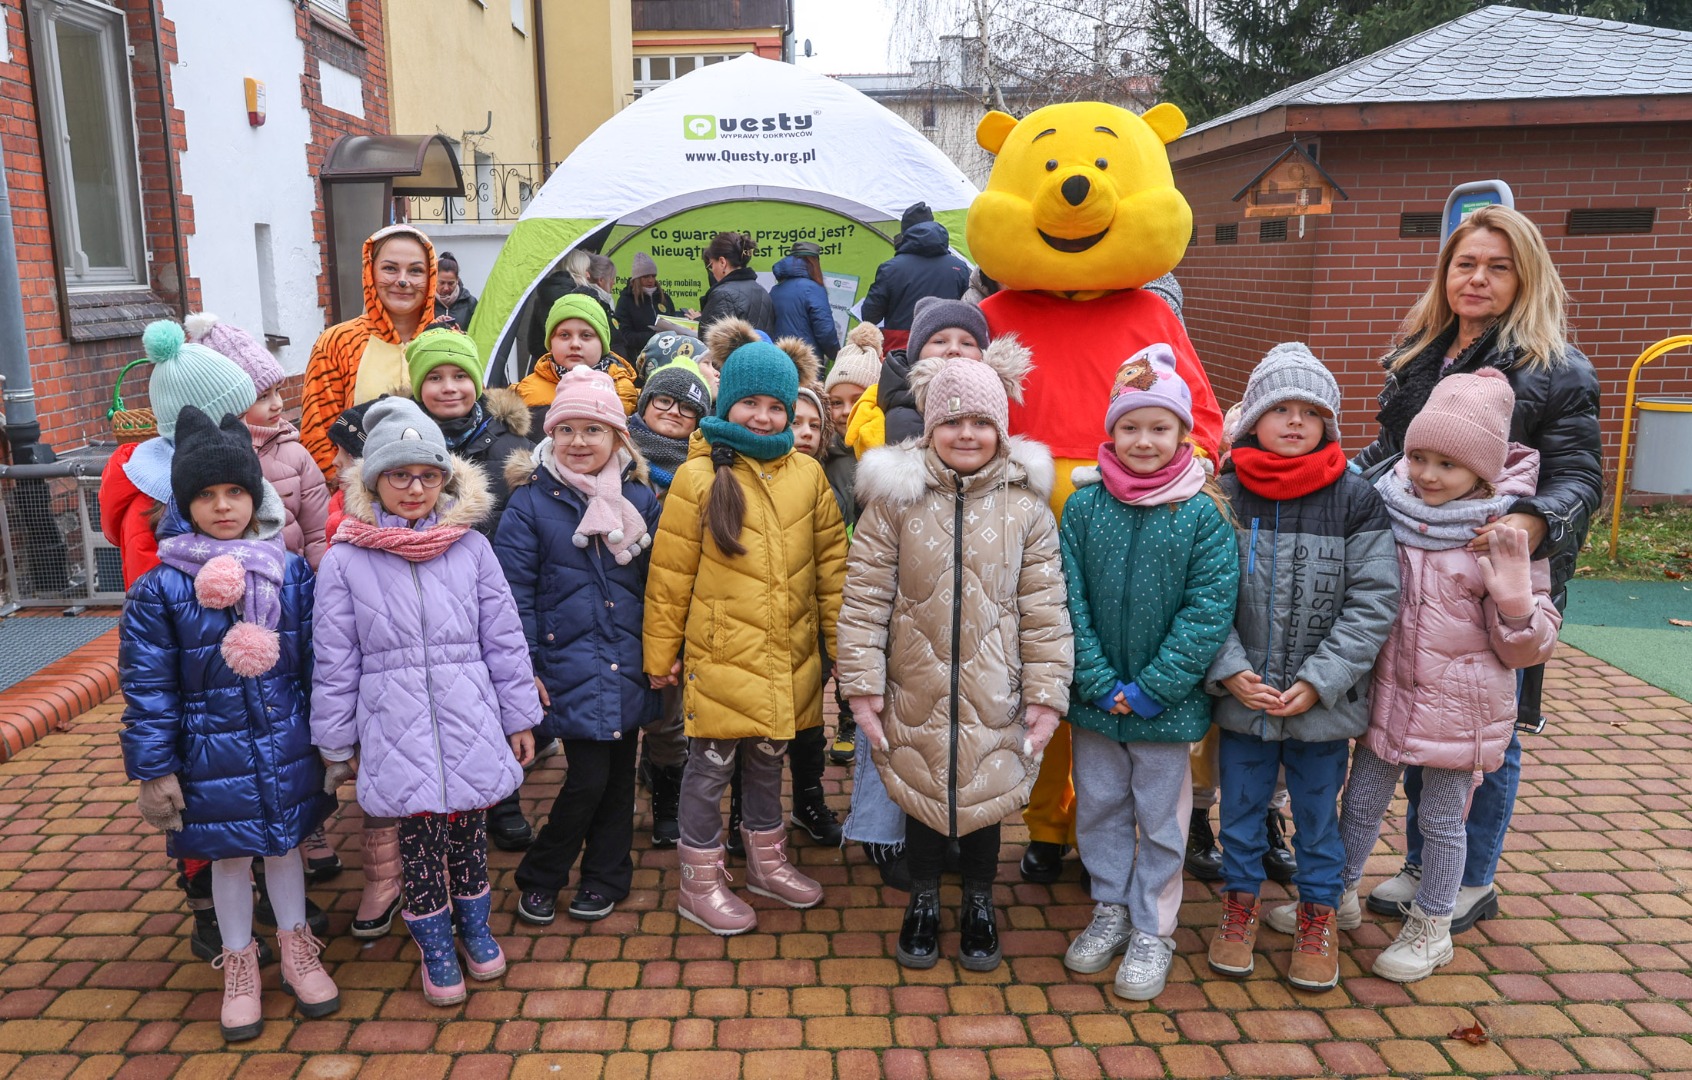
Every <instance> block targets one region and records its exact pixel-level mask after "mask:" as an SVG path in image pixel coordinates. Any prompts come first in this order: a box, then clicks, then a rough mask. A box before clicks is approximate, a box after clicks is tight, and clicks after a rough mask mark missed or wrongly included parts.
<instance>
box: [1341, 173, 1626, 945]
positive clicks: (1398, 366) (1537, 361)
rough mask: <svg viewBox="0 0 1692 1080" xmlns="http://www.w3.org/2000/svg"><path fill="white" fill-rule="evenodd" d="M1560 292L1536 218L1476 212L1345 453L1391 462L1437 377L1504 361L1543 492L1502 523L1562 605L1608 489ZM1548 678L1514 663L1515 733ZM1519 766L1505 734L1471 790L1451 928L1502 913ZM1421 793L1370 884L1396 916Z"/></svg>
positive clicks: (1584, 363)
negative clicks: (1399, 854)
mask: <svg viewBox="0 0 1692 1080" xmlns="http://www.w3.org/2000/svg"><path fill="white" fill-rule="evenodd" d="M1566 299H1567V294H1566V293H1565V292H1564V289H1563V283H1562V279H1561V278H1559V277H1558V275H1557V268H1556V267H1555V266H1554V265H1552V262H1551V255H1550V253H1549V252H1548V251H1547V250H1546V248H1545V239H1544V237H1543V236H1541V235H1540V232H1539V228H1538V226H1536V225H1534V223H1533V222H1532V221H1530V220H1529V219H1528V218H1526V217H1524V216H1523V215H1522V214H1520V213H1518V212H1517V211H1515V210H1512V209H1510V208H1508V207H1503V206H1487V207H1482V208H1481V209H1480V210H1477V211H1475V213H1474V214H1472V215H1470V217H1469V218H1468V220H1467V221H1465V222H1464V223H1463V224H1462V225H1460V226H1458V228H1457V229H1455V230H1453V232H1452V234H1451V238H1450V239H1449V240H1447V241H1446V243H1445V247H1444V248H1443V249H1442V250H1441V253H1440V260H1439V267H1438V269H1437V270H1436V271H1435V273H1434V276H1433V280H1432V282H1430V283H1429V285H1428V289H1427V292H1426V293H1424V294H1423V296H1422V298H1421V300H1419V301H1417V303H1416V306H1415V307H1413V308H1411V309H1410V314H1409V315H1408V316H1407V317H1406V319H1405V327H1404V328H1405V331H1406V333H1405V338H1404V341H1403V342H1402V343H1401V344H1400V345H1399V347H1398V348H1397V349H1395V350H1393V352H1392V353H1391V354H1390V355H1388V356H1387V358H1386V360H1385V361H1384V363H1385V366H1386V368H1387V383H1386V388H1385V389H1383V390H1382V391H1381V396H1380V401H1381V411H1380V413H1379V414H1378V415H1377V416H1376V420H1378V421H1379V423H1380V425H1381V429H1380V434H1379V435H1378V436H1377V437H1376V439H1375V441H1374V443H1372V444H1371V445H1370V446H1369V447H1368V448H1367V449H1365V450H1364V451H1363V452H1362V453H1361V454H1358V455H1357V457H1356V459H1355V460H1354V462H1353V464H1355V465H1356V466H1358V467H1359V468H1362V469H1365V470H1371V469H1374V468H1375V467H1377V466H1381V467H1385V466H1386V465H1387V464H1388V463H1390V462H1392V461H1395V460H1396V459H1397V458H1398V456H1399V454H1400V451H1401V450H1402V449H1403V445H1404V433H1405V431H1406V430H1407V429H1408V428H1409V426H1410V421H1411V420H1414V419H1415V418H1416V414H1417V413H1419V412H1420V411H1421V410H1422V407H1423V406H1424V405H1425V404H1426V403H1427V401H1428V398H1429V396H1430V395H1431V394H1432V393H1433V388H1434V386H1435V385H1436V384H1438V383H1439V381H1440V380H1441V379H1444V378H1445V377H1446V376H1448V375H1455V374H1463V373H1472V372H1475V371H1478V370H1479V369H1481V368H1483V367H1495V368H1497V369H1498V370H1500V371H1502V372H1503V373H1504V375H1505V377H1506V378H1507V379H1509V380H1510V389H1511V390H1513V391H1515V395H1516V405H1515V409H1514V411H1513V412H1512V414H1511V420H1510V441H1511V442H1514V443H1521V444H1522V445H1524V446H1527V447H1530V448H1532V449H1534V450H1537V451H1539V490H1538V491H1537V493H1535V494H1534V495H1532V496H1529V497H1525V498H1522V499H1519V500H1517V502H1516V503H1515V504H1514V505H1513V506H1512V507H1511V509H1510V512H1509V513H1508V514H1506V515H1504V516H1503V517H1502V518H1500V519H1499V522H1501V523H1503V524H1507V525H1510V526H1511V527H1513V528H1518V529H1526V530H1527V533H1528V539H1529V541H1530V542H1531V544H1532V549H1533V558H1535V559H1549V560H1550V563H1551V598H1552V600H1553V602H1555V603H1556V605H1557V607H1558V609H1559V610H1561V609H1562V607H1563V605H1564V603H1565V601H1566V586H1567V585H1568V582H1569V579H1570V578H1572V577H1573V576H1574V567H1575V556H1576V554H1577V553H1578V552H1579V551H1580V547H1581V545H1582V544H1584V543H1585V542H1586V531H1587V528H1588V526H1589V525H1590V523H1591V518H1592V514H1593V513H1594V512H1596V511H1597V509H1598V506H1599V504H1600V502H1602V500H1603V493H1604V462H1603V444H1602V440H1601V439H1600V437H1599V433H1598V377H1597V375H1596V373H1595V372H1594V371H1593V368H1592V362H1591V361H1589V360H1588V359H1587V358H1586V357H1585V356H1584V355H1582V353H1581V352H1580V350H1579V349H1576V348H1575V347H1574V346H1573V345H1571V344H1569V342H1568V324H1567V321H1566V317H1565V314H1564V305H1565V302H1566ZM1491 528H1492V526H1487V527H1486V528H1483V529H1481V530H1478V531H1479V532H1480V533H1481V535H1479V536H1477V537H1476V538H1475V541H1474V543H1472V544H1471V545H1470V547H1471V548H1472V549H1475V550H1485V548H1486V546H1487V541H1488V540H1489V536H1488V535H1487V533H1488V531H1489V530H1490V529H1491ZM1544 678H1545V668H1544V667H1543V666H1541V667H1533V668H1527V669H1526V670H1524V671H1523V672H1522V679H1521V691H1520V693H1519V694H1518V695H1517V700H1516V725H1517V727H1518V729H1520V730H1525V731H1529V732H1537V731H1539V730H1541V728H1542V727H1543V726H1544V718H1543V717H1542V716H1541V714H1540V695H1541V691H1542V687H1543V685H1544ZM1521 768H1522V750H1521V743H1520V742H1519V741H1518V740H1517V739H1515V738H1512V739H1511V740H1510V746H1509V748H1508V749H1507V750H1506V751H1505V754H1504V764H1503V766H1502V767H1501V768H1499V769H1497V770H1495V771H1493V772H1489V773H1487V774H1486V775H1485V778H1484V779H1483V780H1482V782H1481V786H1480V787H1479V788H1477V789H1476V790H1475V793H1474V799H1473V802H1472V804H1471V806H1470V810H1469V818H1468V824H1467V833H1468V860H1467V862H1466V864H1465V865H1464V868H1463V881H1462V887H1461V889H1460V890H1459V891H1458V894H1457V908H1456V910H1455V911H1454V912H1453V913H1452V917H1451V932H1452V933H1453V934H1458V933H1461V932H1463V931H1464V930H1467V929H1469V928H1470V927H1471V926H1473V925H1474V923H1475V921H1476V919H1478V918H1487V917H1489V916H1490V915H1491V914H1492V913H1493V912H1494V911H1496V910H1497V905H1498V896H1497V889H1496V888H1494V886H1493V875H1494V874H1495V873H1496V871H1497V868H1498V857H1499V855H1500V854H1501V853H1502V852H1503V850H1504V837H1505V834H1506V833H1508V832H1509V828H1510V815H1511V812H1512V811H1513V809H1514V807H1515V802H1516V785H1517V784H1518V782H1519V781H1520V779H1521ZM1421 790H1422V777H1421V770H1420V769H1419V768H1415V767H1412V768H1410V769H1408V770H1406V773H1405V777H1404V793H1405V795H1406V796H1407V797H1408V798H1409V800H1410V815H1409V820H1408V822H1407V823H1406V832H1407V834H1408V836H1407V845H1406V851H1405V866H1404V869H1403V870H1402V871H1400V872H1399V874H1398V876H1397V877H1394V878H1392V879H1390V880H1388V881H1387V882H1385V883H1383V884H1382V885H1380V886H1378V887H1376V889H1375V891H1374V892H1372V893H1370V894H1369V900H1368V905H1369V909H1370V910H1371V911H1375V912H1377V913H1381V914H1392V915H1396V914H1398V913H1399V912H1400V911H1401V910H1405V909H1408V908H1409V906H1410V903H1411V901H1412V899H1413V898H1414V896H1415V893H1416V889H1417V886H1418V883H1419V881H1420V877H1421V867H1422V834H1421V831H1420V830H1419V829H1418V828H1417V825H1416V808H1417V802H1418V798H1419V796H1420V794H1421Z"/></svg>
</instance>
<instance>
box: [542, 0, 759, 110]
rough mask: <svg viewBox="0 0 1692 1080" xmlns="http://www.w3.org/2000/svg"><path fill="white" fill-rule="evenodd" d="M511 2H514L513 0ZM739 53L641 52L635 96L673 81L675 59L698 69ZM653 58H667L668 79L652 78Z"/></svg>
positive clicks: (636, 59)
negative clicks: (690, 61) (683, 60)
mask: <svg viewBox="0 0 1692 1080" xmlns="http://www.w3.org/2000/svg"><path fill="white" fill-rule="evenodd" d="M513 2H515V0H513ZM746 51H747V52H751V51H752V50H750V49H748V50H746ZM741 55H743V54H742V53H720V52H714V53H641V54H639V55H637V56H636V57H635V58H634V62H635V67H636V69H637V70H636V72H635V80H634V92H635V97H637V98H638V97H641V96H643V95H646V94H650V93H651V92H652V91H654V90H656V89H658V88H659V87H660V86H665V85H668V84H669V83H672V82H674V81H675V80H676V78H677V76H676V73H675V72H676V61H677V60H681V59H685V60H692V61H693V71H698V70H699V69H700V68H702V67H704V66H705V65H706V64H707V63H712V64H721V63H723V62H725V61H728V60H733V59H734V58H735V57H737V56H741ZM653 60H668V61H669V62H670V77H669V78H668V79H654V78H652V64H651V61H653ZM693 71H690V72H688V74H689V75H691V74H693Z"/></svg>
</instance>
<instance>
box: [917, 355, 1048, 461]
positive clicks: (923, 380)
mask: <svg viewBox="0 0 1692 1080" xmlns="http://www.w3.org/2000/svg"><path fill="white" fill-rule="evenodd" d="M1032 368H1033V364H1032V363H1031V362H1030V354H1029V352H1028V350H1027V349H1026V348H1025V347H1023V345H1022V343H1021V342H1019V341H1018V340H1017V339H1016V336H1015V335H1013V334H1007V335H1006V336H1005V337H1003V338H999V339H996V340H995V341H994V342H993V344H992V345H990V346H988V347H987V351H986V352H984V353H983V354H982V356H981V359H979V360H971V359H969V358H968V357H962V356H955V357H952V358H951V359H946V358H945V357H940V356H931V357H929V358H928V359H926V360H919V361H917V363H916V365H915V366H914V367H912V368H911V373H910V386H911V394H912V395H913V396H914V397H915V398H916V404H917V409H918V410H919V411H920V412H921V413H922V440H923V442H925V443H926V442H927V441H928V440H929V439H930V438H932V437H933V435H934V429H935V428H936V427H938V426H940V425H941V424H944V423H946V422H947V421H948V420H957V419H959V418H961V417H965V416H979V417H981V418H983V419H985V420H988V421H990V422H991V423H992V424H993V426H994V427H995V428H998V430H999V442H1000V444H1001V445H1002V444H1003V443H1004V442H1005V441H1006V440H1007V439H1009V438H1010V430H1009V429H1010V402H1012V401H1018V402H1020V401H1021V400H1022V381H1023V379H1025V378H1027V376H1028V372H1029V371H1030V370H1031V369H1032Z"/></svg>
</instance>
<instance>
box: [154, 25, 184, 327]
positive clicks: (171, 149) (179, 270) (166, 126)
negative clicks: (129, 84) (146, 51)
mask: <svg viewBox="0 0 1692 1080" xmlns="http://www.w3.org/2000/svg"><path fill="white" fill-rule="evenodd" d="M147 18H148V19H149V20H150V21H151V22H152V27H153V63H154V66H155V67H156V68H157V71H156V76H157V78H158V82H159V129H160V130H161V131H162V132H163V133H164V167H165V189H166V190H165V195H166V196H167V197H168V199H169V202H170V241H171V247H172V248H173V249H174V250H175V253H176V259H175V262H176V308H177V312H178V314H180V315H181V316H182V317H183V318H184V319H186V318H187V317H188V252H187V250H186V248H185V246H184V243H183V240H182V208H181V206H180V205H179V204H180V201H181V191H182V188H181V184H180V183H179V182H178V180H177V177H176V146H175V140H174V138H173V137H172V135H171V130H170V97H169V95H168V91H167V90H166V86H167V85H168V80H169V69H168V68H166V67H165V54H164V30H163V29H161V28H160V25H159V5H158V4H157V3H156V2H153V3H149V4H148V5H147Z"/></svg>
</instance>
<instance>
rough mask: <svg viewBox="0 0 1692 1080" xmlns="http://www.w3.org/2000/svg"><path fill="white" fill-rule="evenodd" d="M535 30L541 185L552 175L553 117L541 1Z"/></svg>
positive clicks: (536, 113)
mask: <svg viewBox="0 0 1692 1080" xmlns="http://www.w3.org/2000/svg"><path fill="white" fill-rule="evenodd" d="M533 7H534V17H533V18H532V19H530V20H529V21H530V23H532V24H533V25H534V28H535V97H536V99H537V101H538V104H539V108H538V109H537V110H536V112H535V118H536V123H537V124H538V125H539V127H540V157H541V183H543V184H544V183H546V180H547V178H548V177H549V176H551V175H552V117H551V113H550V112H549V111H548V109H547V104H546V23H545V22H544V21H542V19H541V0H535V2H534V5H533Z"/></svg>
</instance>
